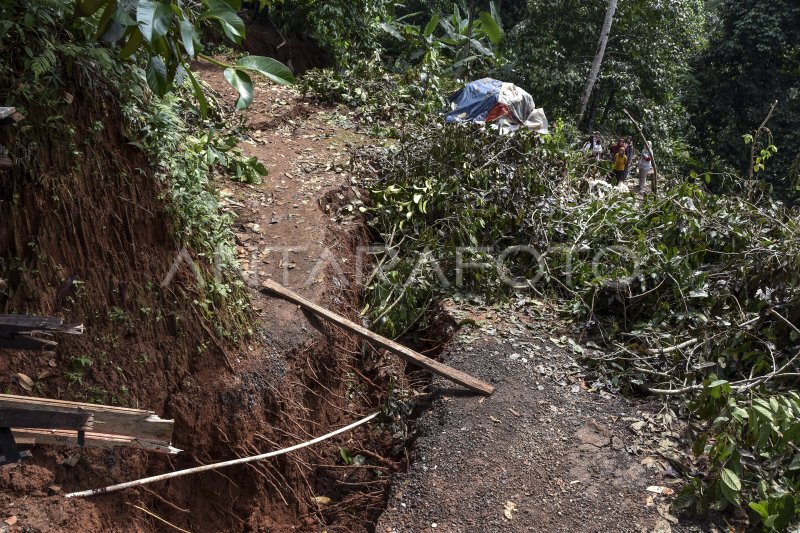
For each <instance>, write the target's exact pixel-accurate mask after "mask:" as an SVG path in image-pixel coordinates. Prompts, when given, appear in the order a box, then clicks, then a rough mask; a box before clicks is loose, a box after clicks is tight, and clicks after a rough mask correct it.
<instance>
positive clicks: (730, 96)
mask: <svg viewBox="0 0 800 533" xmlns="http://www.w3.org/2000/svg"><path fill="white" fill-rule="evenodd" d="M716 4H717V7H716V9H715V10H714V11H713V12H712V15H713V18H712V20H713V23H712V25H711V28H712V30H713V31H712V33H711V35H710V37H709V43H708V46H707V47H705V49H704V50H703V52H702V54H700V55H698V56H697V57H696V58H694V60H693V65H692V66H693V71H694V76H695V78H696V83H695V84H694V87H693V88H692V90H691V92H690V93H689V96H691V98H690V99H689V102H690V109H691V111H692V118H693V122H694V124H695V127H696V130H697V144H698V150H697V151H698V152H699V153H700V154H702V155H704V156H705V157H706V158H708V159H713V157H714V156H718V157H721V158H722V159H723V161H724V162H726V163H728V164H729V165H732V166H733V167H734V168H736V169H737V170H739V171H741V172H746V171H747V167H748V165H749V163H750V160H749V151H750V150H749V147H745V146H743V145H742V143H741V136H742V134H743V133H746V132H752V131H753V130H755V129H756V128H757V127H758V125H759V124H760V123H761V122H762V121H763V120H764V118H765V117H766V115H767V112H768V110H769V108H770V105H771V103H772V102H773V101H775V100H777V101H778V105H777V107H776V108H775V114H774V116H773V117H772V119H771V120H770V122H769V124H768V127H769V128H770V131H771V133H772V136H773V137H774V144H775V145H776V146H777V147H778V149H779V152H778V153H777V154H776V155H775V158H776V163H775V164H774V165H773V166H772V168H771V169H770V170H769V171H767V173H766V177H767V178H770V179H771V180H772V182H773V183H775V184H776V185H777V186H778V187H779V188H782V189H783V190H784V191H786V190H787V189H791V188H792V187H794V186H796V183H794V182H793V181H791V180H790V179H787V178H788V177H789V169H790V167H791V165H792V163H793V162H794V161H795V159H797V158H798V156H800V150H798V148H797V147H798V144H800V133H798V132H800V98H798V93H797V91H798V87H799V86H800V33H798V31H797V28H798V27H800V5H798V3H797V2H794V1H792V0H776V1H772V0H769V1H767V0H746V1H744V2H739V1H733V0H723V1H721V2H717V3H716Z"/></svg>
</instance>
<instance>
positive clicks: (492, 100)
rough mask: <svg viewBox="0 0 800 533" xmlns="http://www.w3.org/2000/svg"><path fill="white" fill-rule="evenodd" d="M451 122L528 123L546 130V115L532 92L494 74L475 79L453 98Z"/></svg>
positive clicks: (506, 126)
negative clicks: (491, 76) (489, 76)
mask: <svg viewBox="0 0 800 533" xmlns="http://www.w3.org/2000/svg"><path fill="white" fill-rule="evenodd" d="M449 101H450V111H449V112H448V113H447V122H448V123H451V124H452V123H457V122H478V123H483V122H492V123H494V122H495V121H497V122H498V126H499V127H504V128H510V130H511V131H513V130H514V129H516V128H518V127H520V126H525V127H527V128H531V129H533V130H536V131H538V132H540V133H547V118H546V117H545V114H544V111H543V110H542V109H537V108H536V106H535V104H534V102H533V98H532V97H531V95H530V94H528V93H527V92H525V91H524V90H522V89H520V88H519V87H517V86H516V85H514V84H511V83H506V82H502V81H500V80H495V79H492V78H483V79H480V80H476V81H472V82H470V83H468V84H466V85H465V86H464V87H463V88H461V89H460V90H458V92H456V93H455V94H453V95H452V96H451V97H450V98H449Z"/></svg>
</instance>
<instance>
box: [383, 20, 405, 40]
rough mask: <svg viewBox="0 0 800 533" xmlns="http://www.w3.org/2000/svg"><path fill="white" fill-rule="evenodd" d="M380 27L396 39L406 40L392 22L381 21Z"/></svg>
mask: <svg viewBox="0 0 800 533" xmlns="http://www.w3.org/2000/svg"><path fill="white" fill-rule="evenodd" d="M380 27H381V29H382V30H383V31H385V32H386V33H388V34H389V35H391V36H392V37H394V38H395V39H397V40H400V41H403V40H404V39H403V36H402V35H400V32H399V31H397V29H396V28H395V27H394V26H392V25H391V24H387V23H385V22H381V23H380Z"/></svg>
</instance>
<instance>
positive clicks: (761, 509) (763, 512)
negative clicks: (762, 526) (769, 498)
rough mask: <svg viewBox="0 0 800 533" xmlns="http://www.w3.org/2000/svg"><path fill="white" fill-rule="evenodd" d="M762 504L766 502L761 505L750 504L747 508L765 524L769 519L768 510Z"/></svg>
mask: <svg viewBox="0 0 800 533" xmlns="http://www.w3.org/2000/svg"><path fill="white" fill-rule="evenodd" d="M764 503H766V502H763V503H756V502H750V503H749V504H748V506H749V507H750V509H752V510H753V511H755V512H757V513H758V516H760V517H761V520H763V521H765V522H766V520H767V518H769V510H768V509H767V507H766V506H765V505H764Z"/></svg>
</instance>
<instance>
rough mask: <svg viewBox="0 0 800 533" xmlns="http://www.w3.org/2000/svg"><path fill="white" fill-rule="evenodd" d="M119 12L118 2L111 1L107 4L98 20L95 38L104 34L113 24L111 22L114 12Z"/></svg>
mask: <svg viewBox="0 0 800 533" xmlns="http://www.w3.org/2000/svg"><path fill="white" fill-rule="evenodd" d="M116 12H117V3H116V1H114V2H110V3H108V4H107V5H106V7H105V9H103V13H102V14H101V15H100V20H99V21H98V22H97V30H96V31H95V33H94V38H95V39H99V38H100V36H101V35H103V34H104V33H105V32H106V30H108V27H109V26H110V25H111V22H112V20H113V17H114V13H116Z"/></svg>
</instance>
